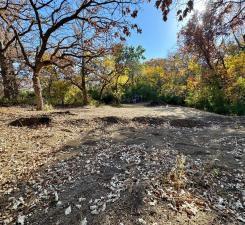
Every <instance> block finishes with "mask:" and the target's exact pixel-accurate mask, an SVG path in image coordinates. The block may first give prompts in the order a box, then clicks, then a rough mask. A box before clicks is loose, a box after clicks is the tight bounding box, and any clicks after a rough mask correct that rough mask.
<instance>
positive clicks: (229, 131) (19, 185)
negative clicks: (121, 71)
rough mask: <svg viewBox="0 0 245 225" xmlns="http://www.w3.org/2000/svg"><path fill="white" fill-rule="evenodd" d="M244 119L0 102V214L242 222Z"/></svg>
mask: <svg viewBox="0 0 245 225" xmlns="http://www.w3.org/2000/svg"><path fill="white" fill-rule="evenodd" d="M40 116H41V117H43V116H46V117H48V118H50V123H49V126H35V127H33V126H31V127H28V126H10V125H9V124H10V123H11V122H13V121H15V120H17V119H20V118H21V119H23V118H39V117H40ZM244 125H245V117H229V116H221V115H216V114H212V113H207V112H203V111H199V110H195V109H191V108H184V107H172V106H156V107H144V106H143V105H123V106H122V107H120V108H116V107H109V106H102V107H98V108H95V107H85V108H74V109H73V108H69V111H67V110H66V109H62V110H58V109H57V110H54V111H51V112H36V111H33V110H32V109H31V108H18V107H9V108H0V224H31V225H32V224H33V225H35V224H36V225H42V224H45V225H54V224H55V225H56V224H62V225H68V224H74V225H76V224H77V225H133V224H135V225H137V224H139V225H140V224H147V225H148V224H149V225H163V224H164V225H165V224H169V225H170V224H172V225H175V224H184V225H189V224H198V225H199V224H200V225H211V224H213V225H221V224H227V225H228V224H229V225H233V224H238V225H240V224H243V223H244V221H245V215H244V208H245V182H244V162H245V156H244V151H245V128H244ZM179 159H181V160H182V161H181V160H179ZM182 164H183V165H184V166H183V165H182ZM181 165H182V166H181Z"/></svg>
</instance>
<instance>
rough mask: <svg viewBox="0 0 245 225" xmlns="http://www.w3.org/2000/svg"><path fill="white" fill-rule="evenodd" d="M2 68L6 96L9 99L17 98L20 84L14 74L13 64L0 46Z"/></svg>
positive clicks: (0, 65)
mask: <svg viewBox="0 0 245 225" xmlns="http://www.w3.org/2000/svg"><path fill="white" fill-rule="evenodd" d="M0 68H1V75H2V79H3V89H4V90H3V91H4V97H5V98H7V99H9V100H17V96H18V85H17V82H16V76H15V74H14V70H13V65H12V64H11V62H10V61H9V60H8V59H7V57H6V56H5V54H4V52H3V51H2V50H1V46H0Z"/></svg>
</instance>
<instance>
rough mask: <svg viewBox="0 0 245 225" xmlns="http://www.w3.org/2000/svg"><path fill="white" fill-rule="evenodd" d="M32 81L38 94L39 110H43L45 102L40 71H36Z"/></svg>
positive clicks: (36, 94)
mask: <svg viewBox="0 0 245 225" xmlns="http://www.w3.org/2000/svg"><path fill="white" fill-rule="evenodd" d="M32 81H33V88H34V92H35V96H36V104H37V110H43V108H44V103H43V96H42V88H41V83H40V79H39V73H38V72H36V71H34V73H33V78H32Z"/></svg>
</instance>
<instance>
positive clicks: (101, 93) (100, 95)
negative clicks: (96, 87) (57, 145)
mask: <svg viewBox="0 0 245 225" xmlns="http://www.w3.org/2000/svg"><path fill="white" fill-rule="evenodd" d="M106 86H107V83H104V84H103V85H102V87H101V89H100V93H99V99H100V100H102V95H103V92H104V89H105V87H106Z"/></svg>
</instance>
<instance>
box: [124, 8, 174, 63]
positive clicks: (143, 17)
mask: <svg viewBox="0 0 245 225" xmlns="http://www.w3.org/2000/svg"><path fill="white" fill-rule="evenodd" d="M134 22H136V24H138V25H139V27H140V28H141V29H142V30H143V32H142V33H141V34H137V33H136V32H134V33H132V34H131V36H130V37H129V38H128V40H127V44H128V45H133V46H137V45H142V46H143V47H144V48H145V49H146V52H145V56H146V58H147V59H151V58H164V57H166V56H167V54H168V52H170V51H171V50H174V48H175V47H176V41H177V30H178V27H179V25H178V22H177V20H176V17H175V12H172V13H171V15H170V16H169V18H168V21H167V22H164V21H163V20H162V14H161V12H160V11H159V10H157V9H156V8H155V7H154V5H152V4H144V6H143V7H142V9H141V11H140V12H139V14H138V17H137V18H136V19H135V20H134Z"/></svg>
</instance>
